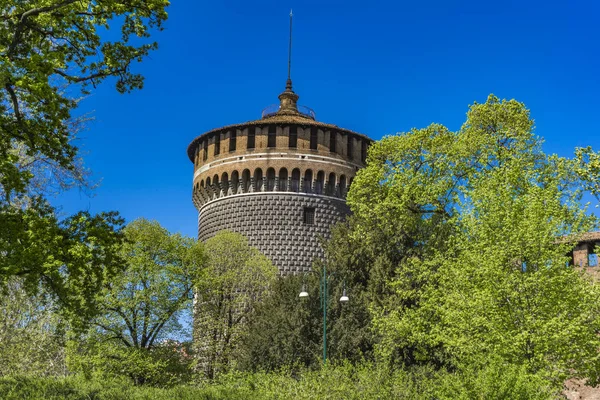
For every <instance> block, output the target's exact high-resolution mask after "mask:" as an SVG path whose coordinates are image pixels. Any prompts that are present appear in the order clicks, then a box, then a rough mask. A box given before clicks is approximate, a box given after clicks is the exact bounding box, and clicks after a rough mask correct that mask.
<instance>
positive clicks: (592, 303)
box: [348, 96, 599, 385]
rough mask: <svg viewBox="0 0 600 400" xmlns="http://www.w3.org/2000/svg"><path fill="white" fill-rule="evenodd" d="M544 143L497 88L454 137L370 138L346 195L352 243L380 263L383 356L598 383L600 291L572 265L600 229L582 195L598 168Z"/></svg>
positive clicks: (375, 302) (435, 131)
mask: <svg viewBox="0 0 600 400" xmlns="http://www.w3.org/2000/svg"><path fill="white" fill-rule="evenodd" d="M541 144H542V142H541V140H540V139H539V138H538V137H537V136H535V134H534V133H533V120H532V119H531V117H530V113H529V110H527V109H526V107H525V106H524V105H523V104H522V103H519V102H517V101H515V100H510V101H506V100H502V101H501V100H499V99H497V98H496V97H494V96H490V97H489V98H488V100H487V101H486V102H485V103H483V104H477V103H475V104H474V105H472V106H471V107H470V110H469V112H468V114H467V121H466V122H465V124H464V125H463V126H462V127H461V129H460V130H459V131H457V132H451V131H449V130H448V129H447V128H445V127H443V126H441V125H431V126H429V127H427V128H424V129H414V130H412V131H410V132H407V133H403V134H399V135H395V136H389V137H385V138H384V139H382V140H381V141H379V142H377V143H375V144H374V145H373V146H371V148H370V149H369V155H368V160H367V164H368V165H367V167H366V168H365V169H363V170H361V171H359V173H358V174H357V176H356V178H355V180H354V182H353V185H352V189H351V191H350V193H349V196H348V203H349V205H350V207H351V208H352V210H353V212H354V219H355V221H354V224H353V226H352V230H351V232H350V236H349V240H351V241H352V243H355V244H356V245H357V246H356V250H355V251H354V252H353V254H354V255H358V256H359V257H363V258H364V261H370V262H371V263H372V267H371V268H370V269H368V271H369V280H370V283H369V287H370V289H369V290H370V293H371V301H372V303H371V304H372V310H373V315H374V327H375V329H376V332H377V333H378V335H379V340H380V341H381V343H380V345H379V346H378V349H379V351H380V354H381V355H382V356H384V358H385V359H386V360H388V361H389V362H392V363H394V364H399V365H405V366H410V365H418V364H430V365H434V366H436V367H437V368H439V367H447V368H450V369H451V370H452V369H456V368H458V369H461V368H463V367H464V368H466V366H469V367H470V368H472V366H473V365H484V363H485V358H486V357H487V355H490V354H493V355H494V356H498V357H499V359H500V360H502V361H501V362H504V363H508V364H511V365H517V366H519V365H523V366H525V369H526V370H527V371H528V372H529V373H535V374H541V376H544V377H545V378H546V379H549V380H550V381H552V382H553V383H554V384H555V385H561V384H562V381H563V379H565V378H567V377H569V376H583V377H588V378H593V379H595V378H596V377H595V372H594V367H593V365H594V363H595V362H596V361H595V360H596V359H597V355H596V349H597V348H598V344H599V343H598V339H597V335H596V332H597V331H598V309H597V304H598V302H597V288H596V287H595V286H594V284H593V283H592V282H591V281H590V280H589V279H586V277H584V276H581V274H580V273H579V272H578V271H576V270H574V269H573V268H568V267H565V264H566V262H567V261H568V259H567V257H566V256H565V254H567V253H568V252H569V250H570V249H571V248H572V246H573V244H574V241H575V240H576V238H577V234H579V233H582V232H585V231H587V230H589V229H592V228H594V227H596V226H597V225H596V221H595V218H593V217H590V216H588V215H586V212H585V211H586V210H585V208H582V206H581V202H580V201H581V195H582V190H583V189H586V188H589V187H590V185H592V184H593V182H592V181H591V179H590V178H589V176H590V175H588V176H587V177H586V175H585V174H583V173H578V171H577V168H583V169H584V170H586V168H588V169H587V170H588V171H589V170H590V169H589V165H588V164H587V163H586V161H585V160H584V159H581V158H580V159H579V160H570V159H565V158H561V157H558V156H555V155H546V154H544V153H543V151H542V150H541ZM588 154H591V153H588ZM578 161H579V164H578ZM578 165H579V167H578ZM592 167H593V166H592ZM592 171H593V169H592Z"/></svg>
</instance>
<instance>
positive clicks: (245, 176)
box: [242, 169, 250, 193]
mask: <svg viewBox="0 0 600 400" xmlns="http://www.w3.org/2000/svg"><path fill="white" fill-rule="evenodd" d="M242 190H243V191H244V193H248V192H249V191H250V170H249V169H245V170H244V172H242Z"/></svg>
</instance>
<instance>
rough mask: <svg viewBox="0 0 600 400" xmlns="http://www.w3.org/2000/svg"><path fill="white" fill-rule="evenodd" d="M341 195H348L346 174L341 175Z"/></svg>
mask: <svg viewBox="0 0 600 400" xmlns="http://www.w3.org/2000/svg"><path fill="white" fill-rule="evenodd" d="M340 197H346V175H342V176H340Z"/></svg>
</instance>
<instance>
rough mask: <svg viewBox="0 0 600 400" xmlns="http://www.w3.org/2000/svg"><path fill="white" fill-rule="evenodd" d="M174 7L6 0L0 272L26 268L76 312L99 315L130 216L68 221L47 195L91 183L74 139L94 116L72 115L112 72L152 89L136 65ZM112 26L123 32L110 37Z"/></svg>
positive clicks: (125, 85) (1, 58)
mask: <svg viewBox="0 0 600 400" xmlns="http://www.w3.org/2000/svg"><path fill="white" fill-rule="evenodd" d="M167 5H168V1H167V0H133V1H119V0H109V1H104V0H103V1H88V2H81V1H76V0H66V1H60V2H51V1H47V0H27V1H14V0H0V10H1V11H0V19H1V20H2V24H0V227H1V228H0V238H1V239H0V280H2V281H6V280H7V279H9V278H10V277H13V276H19V277H21V278H22V279H23V280H24V284H25V286H24V287H25V288H26V289H27V290H29V292H30V293H31V294H33V295H35V293H36V291H37V290H38V289H39V288H42V289H43V290H46V291H47V292H49V293H51V294H52V295H53V296H55V297H56V298H57V299H58V304H59V305H60V306H61V308H62V310H63V311H64V312H67V313H69V314H70V318H72V319H79V320H85V319H86V318H89V317H90V316H92V315H93V314H94V312H95V296H96V295H97V293H98V291H99V289H100V287H101V286H102V284H103V282H104V281H105V280H106V279H109V278H110V276H112V275H113V274H114V272H115V266H116V265H118V264H119V262H118V260H116V255H115V253H116V247H117V246H118V244H119V242H120V240H121V239H120V236H121V235H120V233H119V230H120V227H121V224H122V220H121V219H120V218H118V217H117V215H116V214H115V213H101V214H98V215H90V214H89V213H87V212H81V213H78V214H76V215H74V216H72V217H69V218H67V219H65V220H60V219H59V217H58V216H57V212H56V210H55V209H54V208H53V207H51V206H50V205H49V204H48V202H47V201H46V200H45V199H44V196H46V195H48V194H55V193H56V191H57V189H58V191H60V190H61V189H64V188H67V187H71V186H73V185H83V186H85V185H86V182H85V178H86V173H85V171H84V170H83V168H82V167H81V160H80V158H79V157H78V155H77V148H76V147H75V146H74V145H73V143H72V142H73V139H74V138H75V135H76V133H77V131H78V130H79V129H80V128H81V123H82V122H83V121H84V120H85V118H81V117H78V118H73V117H72V112H73V110H74V109H75V108H76V106H77V104H78V99H77V98H76V97H77V96H80V95H85V94H87V93H89V90H90V89H91V88H94V87H96V85H98V84H100V83H101V82H102V81H103V80H105V79H106V78H111V77H113V78H116V81H117V82H116V87H117V90H118V91H119V92H121V93H122V92H128V91H130V90H133V89H136V88H141V87H142V82H143V79H142V77H141V76H140V75H139V74H137V73H134V72H133V71H132V63H134V62H139V61H141V60H142V58H144V57H145V56H146V55H148V54H149V52H150V51H151V50H152V49H154V48H156V43H151V42H147V39H148V38H149V36H150V32H151V31H152V30H156V29H157V30H160V29H161V27H162V23H163V22H164V20H165V19H166V18H167V14H166V12H165V8H166V6H167ZM109 25H110V27H111V28H113V29H114V28H116V27H120V33H121V35H120V36H118V37H116V38H112V39H111V38H109V36H108V34H106V33H103V37H102V38H101V37H100V33H101V32H103V31H105V30H108V28H109ZM73 96H74V97H75V98H74V97H73ZM48 176H51V177H52V178H51V179H48ZM47 184H50V185H54V184H56V185H57V187H54V186H48V185H47Z"/></svg>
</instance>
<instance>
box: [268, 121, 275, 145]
mask: <svg viewBox="0 0 600 400" xmlns="http://www.w3.org/2000/svg"><path fill="white" fill-rule="evenodd" d="M276 146H277V127H276V126H275V125H271V126H269V137H268V138H267V147H276Z"/></svg>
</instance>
